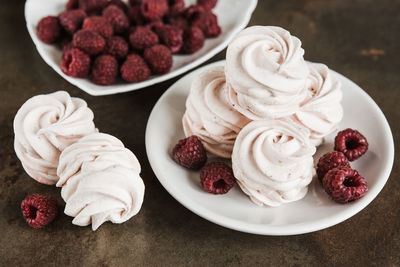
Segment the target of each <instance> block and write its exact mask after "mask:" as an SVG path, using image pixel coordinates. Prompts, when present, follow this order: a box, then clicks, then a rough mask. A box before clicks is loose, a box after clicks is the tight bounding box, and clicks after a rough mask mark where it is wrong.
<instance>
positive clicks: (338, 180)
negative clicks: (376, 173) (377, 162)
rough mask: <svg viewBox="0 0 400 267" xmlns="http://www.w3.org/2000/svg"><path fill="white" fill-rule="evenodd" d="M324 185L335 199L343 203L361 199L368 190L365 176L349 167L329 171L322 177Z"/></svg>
mask: <svg viewBox="0 0 400 267" xmlns="http://www.w3.org/2000/svg"><path fill="white" fill-rule="evenodd" d="M322 186H323V187H324V189H325V192H326V193H328V195H329V196H330V197H331V198H332V199H333V200H334V201H336V202H338V203H341V204H344V203H347V202H350V201H354V200H357V199H360V198H362V197H363V196H364V195H365V194H366V193H367V191H368V185H367V182H366V181H365V178H364V177H362V176H361V175H360V174H359V173H358V172H357V171H356V170H353V169H351V168H349V167H339V168H334V169H332V170H330V171H328V173H327V174H326V175H325V176H324V178H323V179H322Z"/></svg>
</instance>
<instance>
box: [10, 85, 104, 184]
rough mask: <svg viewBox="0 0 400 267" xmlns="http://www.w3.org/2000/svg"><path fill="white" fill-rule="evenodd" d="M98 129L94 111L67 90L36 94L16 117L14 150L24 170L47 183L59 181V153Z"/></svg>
mask: <svg viewBox="0 0 400 267" xmlns="http://www.w3.org/2000/svg"><path fill="white" fill-rule="evenodd" d="M94 132H96V128H95V125H94V123H93V112H92V111H91V110H90V109H89V108H88V107H87V104H86V102H85V101H84V100H82V99H79V98H75V97H70V95H69V94H68V93H67V92H65V91H58V92H55V93H52V94H48V95H38V96H34V97H32V98H31V99H29V100H28V101H26V102H25V103H24V104H23V105H22V106H21V108H20V109H19V110H18V112H17V114H16V116H15V118H14V133H15V140H14V149H15V152H16V154H17V156H18V158H19V160H20V161H21V163H22V166H23V167H24V169H25V171H26V172H27V173H28V174H29V176H31V177H32V178H33V179H35V180H37V181H38V182H40V183H44V184H49V185H51V184H55V183H57V181H58V176H57V171H56V170H57V165H58V159H59V156H60V153H61V152H62V151H63V150H64V149H65V148H66V147H68V146H69V145H71V144H73V143H75V142H76V141H77V140H79V139H80V138H82V137H83V136H86V135H88V134H91V133H94Z"/></svg>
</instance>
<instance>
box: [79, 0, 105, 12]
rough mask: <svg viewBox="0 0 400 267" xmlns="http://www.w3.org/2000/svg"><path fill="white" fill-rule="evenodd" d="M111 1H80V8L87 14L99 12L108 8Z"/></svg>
mask: <svg viewBox="0 0 400 267" xmlns="http://www.w3.org/2000/svg"><path fill="white" fill-rule="evenodd" d="M109 2H110V0H79V8H80V9H83V10H85V11H86V12H98V11H101V10H102V9H103V8H105V7H106V6H107V4H108V3H109Z"/></svg>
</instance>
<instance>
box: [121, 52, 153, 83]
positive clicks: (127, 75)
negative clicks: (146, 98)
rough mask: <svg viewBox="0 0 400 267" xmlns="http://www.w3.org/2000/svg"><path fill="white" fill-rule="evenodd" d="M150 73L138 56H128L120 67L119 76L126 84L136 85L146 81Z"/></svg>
mask: <svg viewBox="0 0 400 267" xmlns="http://www.w3.org/2000/svg"><path fill="white" fill-rule="evenodd" d="M150 74H151V71H150V69H149V67H148V66H147V64H146V62H145V61H144V59H143V58H142V57H141V56H139V55H135V54H132V55H129V56H128V57H127V58H126V60H125V62H124V64H122V66H121V76H122V79H124V80H125V81H127V82H131V83H136V82H141V81H144V80H147V79H148V78H149V77H150Z"/></svg>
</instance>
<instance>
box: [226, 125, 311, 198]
mask: <svg viewBox="0 0 400 267" xmlns="http://www.w3.org/2000/svg"><path fill="white" fill-rule="evenodd" d="M309 135H310V133H309V131H308V130H307V129H306V128H304V127H302V126H301V125H299V124H297V123H296V122H293V121H284V120H264V121H253V122H251V123H249V124H247V125H246V126H245V127H244V128H243V129H242V131H241V132H240V133H239V135H238V137H237V139H236V142H235V145H234V148H233V153H232V168H233V172H234V175H235V177H236V179H237V180H238V184H239V185H240V187H241V188H242V190H243V191H244V192H245V193H246V194H247V195H249V196H250V198H251V200H252V201H253V202H255V203H256V204H258V205H269V206H279V205H281V204H282V203H287V202H292V201H296V200H299V199H301V198H303V197H304V196H305V195H306V193H307V186H308V184H309V183H310V182H311V180H312V177H313V175H314V172H315V171H314V168H313V157H312V156H313V154H314V153H315V151H316V149H315V146H313V145H312V144H311V143H310V138H309Z"/></svg>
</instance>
